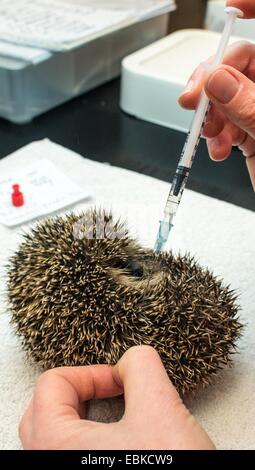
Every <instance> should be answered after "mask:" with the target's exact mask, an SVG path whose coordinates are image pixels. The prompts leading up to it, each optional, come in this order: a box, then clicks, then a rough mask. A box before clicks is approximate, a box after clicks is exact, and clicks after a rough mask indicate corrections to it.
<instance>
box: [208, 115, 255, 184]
mask: <svg viewBox="0 0 255 470" xmlns="http://www.w3.org/2000/svg"><path fill="white" fill-rule="evenodd" d="M224 131H225V135H226V134H228V136H229V137H230V140H231V142H232V145H235V146H237V147H238V148H239V149H240V150H241V151H242V153H243V155H244V157H245V158H246V164H247V168H248V171H249V175H250V178H251V182H252V186H253V189H254V191H255V140H254V139H253V138H252V137H250V136H249V135H248V134H247V133H246V132H244V131H243V130H242V129H240V128H238V127H237V126H235V125H234V124H232V123H231V122H230V121H229V122H227V123H226V125H225V129H224ZM229 137H227V139H229ZM227 139H226V137H225V140H227ZM212 140H213V139H212ZM210 145H211V146H212V143H211V144H209V145H208V147H209V148H211V147H210ZM219 152H222V147H221V146H219ZM211 153H213V155H214V151H213V150H211ZM227 153H228V150H226V154H227ZM213 155H212V157H213ZM221 157H223V154H222V155H221ZM213 159H214V160H215V159H216V160H220V159H222V158H219V154H218V155H216V158H213ZM224 159H225V158H224Z"/></svg>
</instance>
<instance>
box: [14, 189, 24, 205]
mask: <svg viewBox="0 0 255 470" xmlns="http://www.w3.org/2000/svg"><path fill="white" fill-rule="evenodd" d="M12 189H13V193H12V204H13V206H15V207H21V206H24V196H23V193H22V192H21V191H20V185H19V184H14V185H13V186H12Z"/></svg>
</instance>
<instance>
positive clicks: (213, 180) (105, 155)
mask: <svg viewBox="0 0 255 470" xmlns="http://www.w3.org/2000/svg"><path fill="white" fill-rule="evenodd" d="M119 92H120V83H119V80H113V81H112V82H110V83H107V84H105V85H103V86H101V87H99V88H97V89H95V90H93V91H91V92H89V93H87V94H84V95H83V96H81V97H79V98H75V99H73V100H71V101H69V102H68V103H65V104H64V105H62V106H59V107H58V108H56V109H53V110H51V111H49V112H48V113H46V114H44V115H42V116H40V117H38V118H36V119H34V120H33V121H32V122H31V123H29V124H25V125H15V124H11V123H10V122H8V121H6V120H4V119H0V143H1V144H0V158H2V157H4V156H6V155H8V154H10V153H11V152H13V151H15V150H17V149H19V148H21V147H22V146H24V145H26V144H28V143H30V142H32V141H34V140H39V139H43V138H45V137H47V138H49V139H50V140H52V141H53V142H56V143H58V144H61V145H63V146H65V147H67V148H69V149H71V150H74V151H75V152H78V153H79V154H81V155H82V156H84V157H87V158H90V159H92V160H96V161H99V162H109V163H111V164H113V165H116V166H120V167H123V168H128V169H131V170H135V171H138V172H140V173H144V174H146V175H150V176H154V177H156V178H159V179H161V180H164V181H168V182H170V180H171V179H172V176H173V173H174V171H175V168H176V165H177V162H178V158H179V156H180V152H181V149H182V146H183V143H184V140H185V137H186V135H185V134H184V133H181V132H177V131H174V130H171V129H168V128H165V127H161V126H158V125H154V124H150V123H147V122H144V121H141V120H137V119H135V118H133V117H130V116H128V115H126V114H125V113H123V112H122V111H121V110H120V108H119ZM45 157H46V158H47V155H45ZM188 187H189V188H190V189H193V190H195V191H198V192H201V193H203V194H206V195H209V196H212V197H215V198H218V199H222V200H224V201H228V202H231V203H233V204H235V205H238V206H240V207H244V208H246V209H250V210H253V211H255V194H254V192H253V189H252V186H251V182H250V179H249V176H248V172H247V168H246V164H245V161H244V158H243V156H242V155H241V153H240V152H239V151H238V150H235V149H234V150H233V152H232V155H231V157H230V158H229V159H228V160H226V161H224V162H221V163H216V162H213V161H211V160H210V159H209V158H208V153H207V150H206V144H205V142H204V141H202V142H201V143H200V146H199V151H198V156H197V157H196V160H195V163H194V167H193V169H192V172H191V176H190V179H189V182H188Z"/></svg>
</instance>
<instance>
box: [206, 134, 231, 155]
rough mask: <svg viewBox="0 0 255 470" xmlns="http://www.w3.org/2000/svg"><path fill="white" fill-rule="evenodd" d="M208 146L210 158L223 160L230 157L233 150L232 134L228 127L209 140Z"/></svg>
mask: <svg viewBox="0 0 255 470" xmlns="http://www.w3.org/2000/svg"><path fill="white" fill-rule="evenodd" d="M207 147H208V152H209V155H210V158H211V159H212V160H215V161H223V160H226V158H228V157H229V155H230V153H231V150H232V136H231V134H230V133H229V132H228V130H227V128H224V129H223V131H222V132H221V133H220V134H219V135H218V136H217V137H214V138H213V139H208V140H207Z"/></svg>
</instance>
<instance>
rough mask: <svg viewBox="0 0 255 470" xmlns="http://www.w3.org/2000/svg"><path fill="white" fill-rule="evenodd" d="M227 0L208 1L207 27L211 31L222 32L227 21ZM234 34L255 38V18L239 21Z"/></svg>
mask: <svg viewBox="0 0 255 470" xmlns="http://www.w3.org/2000/svg"><path fill="white" fill-rule="evenodd" d="M225 6H226V1H225V0H210V1H209V2H208V3H207V12H206V28H207V29H209V30H210V31H218V32H221V31H222V28H223V26H224V23H225V18H226V14H225V13H224V8H225ZM234 34H235V35H236V36H240V37H241V38H246V39H253V40H255V19H254V20H245V21H243V20H241V21H237V22H236V24H235V26H234Z"/></svg>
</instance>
